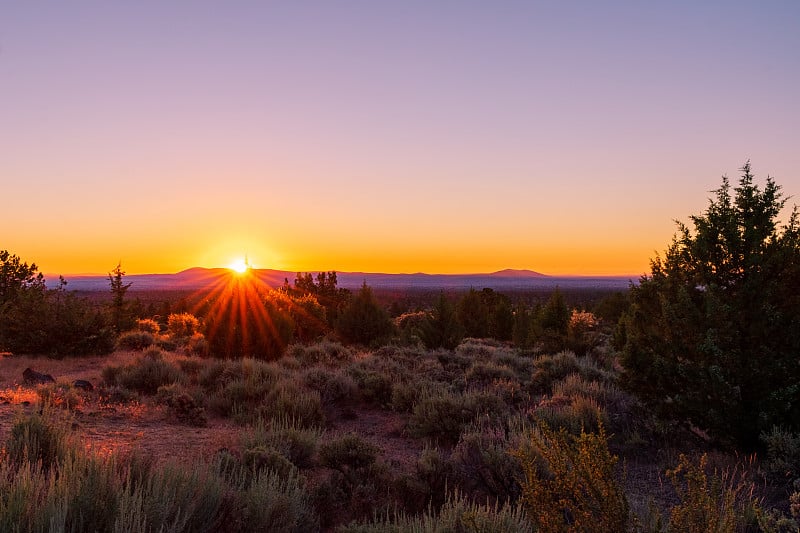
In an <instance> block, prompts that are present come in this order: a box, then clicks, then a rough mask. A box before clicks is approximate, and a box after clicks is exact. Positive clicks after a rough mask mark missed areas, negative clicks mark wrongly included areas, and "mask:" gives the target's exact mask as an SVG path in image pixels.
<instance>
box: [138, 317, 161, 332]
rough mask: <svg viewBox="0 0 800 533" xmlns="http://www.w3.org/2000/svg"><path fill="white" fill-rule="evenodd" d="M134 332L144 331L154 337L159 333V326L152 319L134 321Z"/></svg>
mask: <svg viewBox="0 0 800 533" xmlns="http://www.w3.org/2000/svg"><path fill="white" fill-rule="evenodd" d="M136 331H144V332H145V333H149V334H151V335H153V336H155V335H158V333H159V332H160V331H161V326H160V325H159V324H158V322H156V321H155V320H153V319H152V318H140V319H137V320H136Z"/></svg>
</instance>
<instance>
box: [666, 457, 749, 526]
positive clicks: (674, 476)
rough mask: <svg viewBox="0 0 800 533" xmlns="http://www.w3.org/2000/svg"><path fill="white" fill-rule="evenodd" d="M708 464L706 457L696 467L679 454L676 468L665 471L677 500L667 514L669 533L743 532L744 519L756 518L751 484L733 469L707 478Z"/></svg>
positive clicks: (701, 458) (715, 473)
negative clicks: (673, 532)
mask: <svg viewBox="0 0 800 533" xmlns="http://www.w3.org/2000/svg"><path fill="white" fill-rule="evenodd" d="M707 462H708V457H707V456H706V455H705V454H703V455H702V456H701V457H700V460H699V462H698V463H697V464H696V465H695V464H694V463H692V462H691V461H690V460H689V459H688V458H687V457H686V456H685V455H683V454H681V455H680V458H679V464H678V466H677V467H675V468H674V469H673V470H669V471H667V476H668V477H669V478H670V481H672V484H673V486H674V487H675V491H676V492H677V493H678V498H679V499H680V503H679V504H678V505H676V506H674V507H673V508H672V510H671V511H670V518H669V528H670V531H686V532H689V533H700V532H706V531H742V530H744V528H745V526H746V517H747V516H748V515H750V516H753V515H755V513H756V511H755V509H757V508H758V502H757V501H756V500H754V498H753V494H752V490H753V486H752V484H751V483H748V482H746V481H745V479H744V476H743V475H742V473H741V472H737V471H735V470H734V471H725V472H722V473H718V472H717V471H714V473H713V474H712V475H711V477H710V478H709V476H708V474H707V472H706V470H707Z"/></svg>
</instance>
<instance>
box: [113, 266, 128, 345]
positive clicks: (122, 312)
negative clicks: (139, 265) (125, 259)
mask: <svg viewBox="0 0 800 533" xmlns="http://www.w3.org/2000/svg"><path fill="white" fill-rule="evenodd" d="M123 276H125V272H124V271H123V270H122V262H119V263H117V266H116V268H114V270H112V271H111V272H109V273H108V281H109V282H110V283H111V325H112V326H113V327H114V330H115V331H116V332H117V333H120V332H121V331H125V330H127V329H129V328H131V327H133V318H132V316H131V315H130V313H129V312H128V306H127V302H126V301H125V293H126V292H128V289H130V287H131V284H130V283H123V281H122V278H123Z"/></svg>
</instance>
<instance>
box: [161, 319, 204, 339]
mask: <svg viewBox="0 0 800 533" xmlns="http://www.w3.org/2000/svg"><path fill="white" fill-rule="evenodd" d="M199 330H200V321H199V320H198V319H197V317H196V316H194V315H192V314H189V313H172V314H171V315H169V317H168V318H167V332H168V333H169V335H170V337H172V338H174V339H185V338H188V337H191V336H192V335H194V334H195V333H198V332H199Z"/></svg>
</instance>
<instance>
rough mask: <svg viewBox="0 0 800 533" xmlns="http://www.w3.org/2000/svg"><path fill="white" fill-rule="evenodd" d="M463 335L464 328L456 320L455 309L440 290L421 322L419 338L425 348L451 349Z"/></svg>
mask: <svg viewBox="0 0 800 533" xmlns="http://www.w3.org/2000/svg"><path fill="white" fill-rule="evenodd" d="M463 337H464V330H463V328H462V327H461V324H460V323H459V321H458V317H457V316H456V312H455V309H454V308H453V305H452V304H451V303H450V301H449V300H448V299H447V297H446V296H445V295H444V292H443V291H442V292H440V293H439V299H438V300H436V304H435V305H434V307H433V310H432V312H431V314H430V316H429V317H428V318H427V320H426V321H425V322H423V324H422V328H421V331H420V338H421V339H422V342H423V343H425V346H426V347H427V348H430V349H435V348H447V349H448V350H452V349H453V348H455V347H456V346H458V344H459V343H460V342H461V339H462V338H463Z"/></svg>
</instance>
